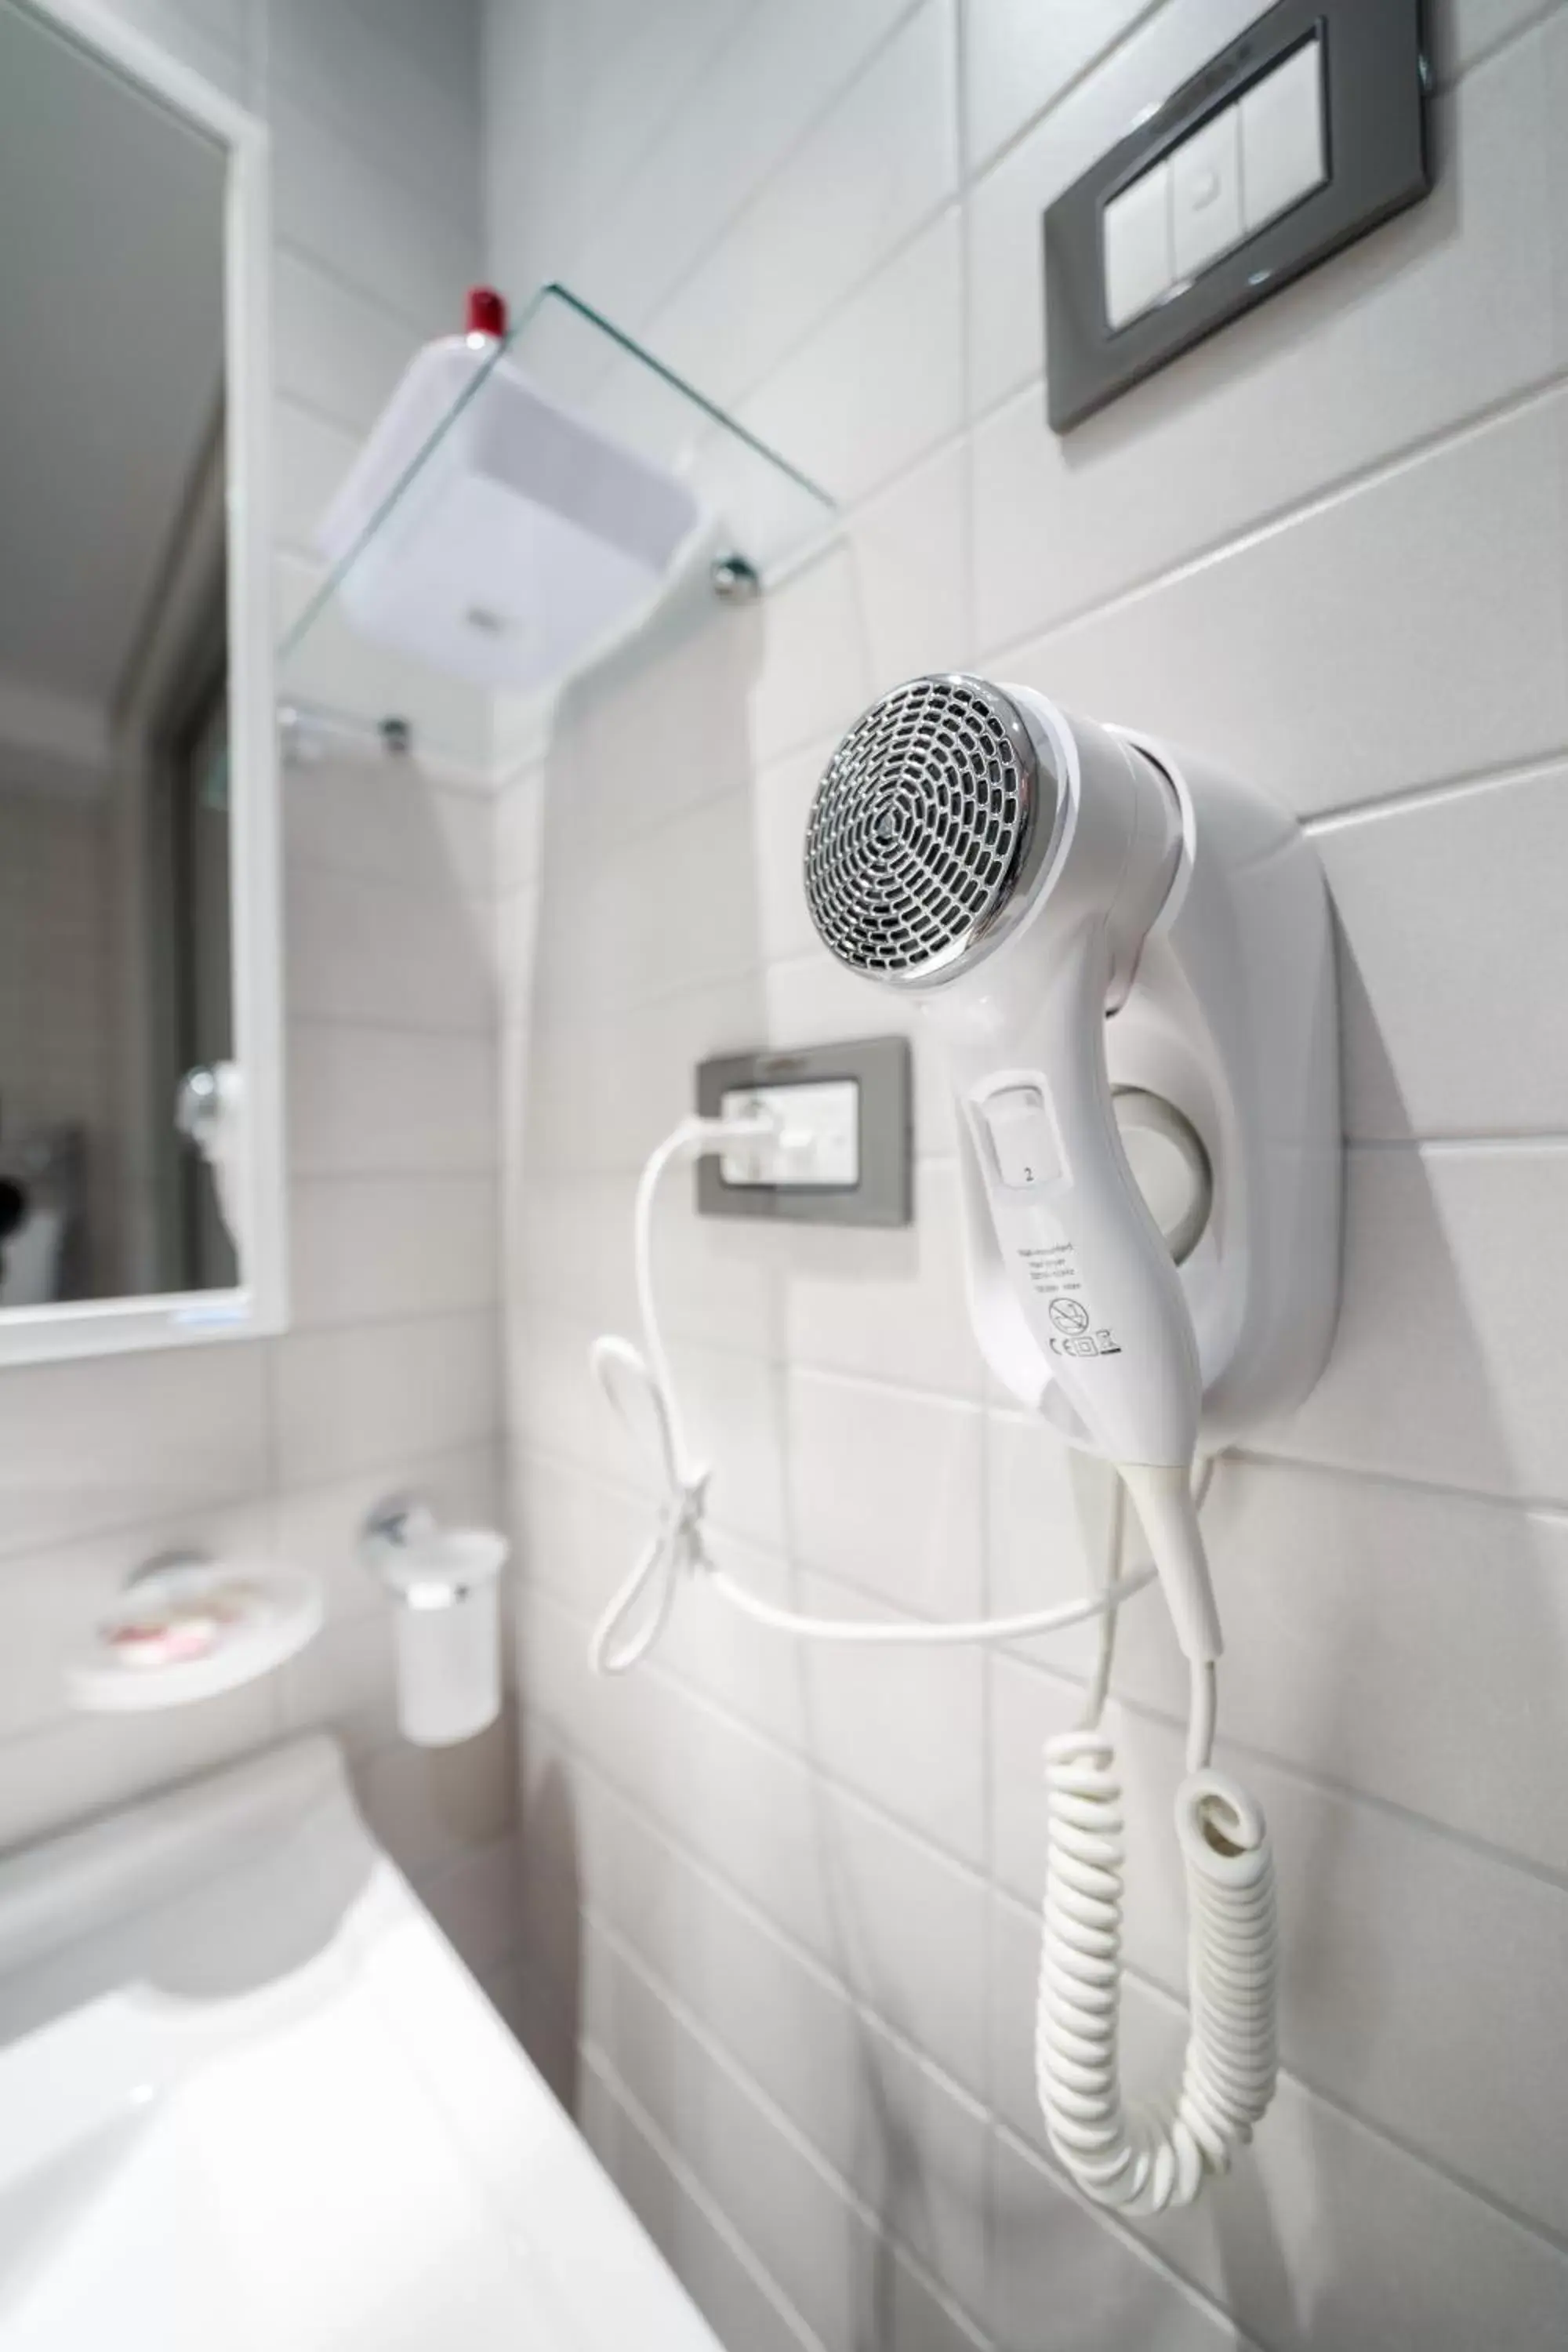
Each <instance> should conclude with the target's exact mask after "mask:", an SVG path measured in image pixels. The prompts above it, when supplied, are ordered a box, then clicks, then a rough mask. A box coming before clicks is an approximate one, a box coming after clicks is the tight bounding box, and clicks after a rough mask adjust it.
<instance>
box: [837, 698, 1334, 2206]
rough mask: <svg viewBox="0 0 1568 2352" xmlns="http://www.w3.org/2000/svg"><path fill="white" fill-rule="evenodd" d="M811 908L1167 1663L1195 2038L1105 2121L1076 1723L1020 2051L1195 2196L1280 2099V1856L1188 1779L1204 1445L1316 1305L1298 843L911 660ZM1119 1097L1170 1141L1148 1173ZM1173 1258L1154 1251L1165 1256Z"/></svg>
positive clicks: (1241, 801) (999, 1359) (1118, 745)
mask: <svg viewBox="0 0 1568 2352" xmlns="http://www.w3.org/2000/svg"><path fill="white" fill-rule="evenodd" d="M805 887H806V897H807V900H808V903H809V905H810V908H811V913H812V916H813V919H814V920H815V922H816V928H817V929H818V931H819V932H820V933H821V935H822V938H823V940H825V941H826V945H827V946H828V947H829V948H830V949H831V950H832V951H833V953H834V954H835V955H836V956H837V958H838V959H839V961H841V962H842V963H844V964H846V965H847V966H848V967H849V968H850V970H851V971H858V972H861V973H863V974H865V975H867V976H868V977H869V978H871V979H875V980H879V981H881V982H885V983H886V984H887V985H888V986H889V987H892V988H897V989H902V990H907V991H913V992H918V993H919V995H920V996H921V1001H922V1005H923V1008H924V1011H925V1013H926V1014H927V1017H928V1019H929V1020H930V1022H931V1025H932V1027H933V1028H934V1030H935V1031H936V1033H937V1035H938V1036H939V1038H940V1040H941V1045H942V1053H943V1055H944V1057H945V1061H946V1066H947V1070H948V1075H949V1077H950V1079H951V1082H952V1089H953V1094H954V1097H955V1101H956V1107H957V1112H958V1121H959V1149H960V1152H961V1155H962V1160H963V1198H964V1215H965V1224H966V1230H967V1238H968V1255H969V1287H970V1299H971V1304H972V1307H973V1318H974V1323H975V1328H976V1330H977V1333H978V1336H979V1339H980V1341H981V1345H982V1347H983V1349H984V1353H985V1356H986V1358H987V1360H988V1361H989V1363H990V1365H991V1367H992V1370H994V1372H995V1374H996V1376H997V1377H998V1379H1000V1380H1001V1381H1003V1382H1004V1383H1005V1385H1006V1387H1007V1388H1008V1389H1009V1390H1011V1391H1012V1392H1013V1393H1014V1394H1015V1395H1016V1396H1018V1397H1020V1398H1021V1399H1022V1400H1023V1401H1024V1402H1026V1404H1029V1405H1031V1406H1034V1407H1036V1408H1037V1409H1038V1410H1039V1411H1040V1412H1042V1413H1043V1414H1044V1415H1045V1417H1046V1418H1047V1420H1049V1421H1050V1422H1051V1423H1052V1424H1053V1425H1054V1426H1055V1427H1056V1428H1057V1429H1058V1430H1059V1431H1060V1432H1061V1433H1062V1434H1063V1435H1064V1436H1066V1437H1068V1439H1070V1440H1071V1441H1072V1443H1073V1444H1077V1445H1079V1446H1083V1447H1087V1448H1089V1449H1090V1450H1092V1451H1093V1452H1095V1453H1098V1454H1102V1455H1103V1456H1105V1458H1106V1459H1107V1460H1108V1461H1110V1462H1111V1463H1113V1464H1114V1465H1116V1467H1117V1469H1118V1471H1119V1472H1120V1473H1121V1478H1122V1480H1123V1482H1124V1484H1125V1486H1126V1487H1127V1490H1128V1492H1129V1493H1130V1494H1131V1496H1132V1498H1133V1501H1134V1504H1135V1506H1136V1508H1137V1512H1138V1516H1139V1517H1140V1519H1141V1520H1142V1526H1143V1530H1144V1533H1145V1535H1146V1537H1147V1538H1148V1541H1149V1548H1150V1551H1151V1553H1152V1558H1153V1561H1154V1565H1155V1567H1156V1569H1157V1570H1158V1571H1159V1575H1160V1580H1161V1582H1162V1584H1163V1589H1164V1591H1165V1595H1166V1598H1167V1601H1168V1602H1169V1605H1170V1610H1171V1614H1172V1618H1173V1622H1174V1626H1175V1631H1176V1635H1177V1639H1178V1641H1179V1642H1180V1643H1181V1646H1182V1648H1183V1650H1184V1653H1185V1654H1186V1656H1187V1659H1188V1661H1189V1667H1190V1672H1191V1676H1192V1711H1191V1718H1190V1724H1189V1733H1188V1749H1187V1759H1188V1778H1187V1780H1185V1782H1184V1786H1183V1788H1182V1790H1181V1792H1180V1795H1179V1797H1178V1800H1177V1809H1176V1811H1177V1828H1178V1833H1179V1837H1180V1841H1181V1844H1182V1848H1183V1854H1184V1862H1185V1864H1186V1871H1187V1883H1188V1897H1189V1906H1190V1909H1191V1914H1192V1938H1191V1944H1192V1967H1193V1985H1192V2011H1193V2015H1192V2033H1191V2039H1190V2041H1189V2043H1188V2049H1187V2059H1186V2065H1185V2069H1184V2075H1183V2081H1182V2085H1181V2089H1180V2093H1179V2095H1177V2097H1176V2099H1175V2102H1174V2105H1173V2112H1172V2113H1171V2114H1170V2115H1169V2116H1166V2115H1164V2114H1163V2113H1160V2112H1158V2111H1149V2112H1144V2113H1131V2114H1130V2113H1129V2112H1127V2111H1126V2110H1125V2109H1124V2107H1123V2105H1122V2102H1121V2085H1120V2076H1119V2068H1118V2059H1117V2034H1118V2012H1119V1973H1120V1955H1121V1795H1120V1788H1119V1784H1118V1782H1117V1780H1116V1773H1115V1759H1114V1756H1113V1753H1112V1750H1111V1747H1110V1740H1109V1738H1107V1737H1106V1735H1105V1734H1104V1732H1103V1731H1102V1730H1101V1728H1100V1713H1101V1710H1102V1707H1103V1703H1104V1697H1105V1690H1106V1685H1107V1682H1108V1679H1109V1673H1110V1642H1111V1631H1110V1629H1111V1625H1112V1622H1113V1621H1112V1620H1111V1619H1110V1618H1109V1617H1107V1618H1105V1619H1103V1620H1102V1621H1101V1622H1102V1637H1101V1654H1100V1664H1099V1669H1098V1671H1097V1674H1096V1675H1095V1678H1094V1682H1093V1685H1092V1686H1091V1692H1090V1697H1089V1707H1088V1710H1087V1713H1086V1718H1085V1723H1084V1726H1083V1727H1082V1728H1081V1729H1080V1730H1079V1731H1077V1732H1075V1733H1073V1734H1070V1735H1068V1737H1067V1738H1058V1739H1056V1740H1053V1741H1052V1742H1051V1743H1050V1744H1049V1747H1048V1748H1047V1788H1048V1799H1049V1840H1050V1851H1049V1866H1048V1888H1047V1905H1046V1921H1045V1937H1044V1952H1043V1960H1042V1969H1041V1989H1040V2014H1039V2032H1038V2042H1037V2052H1038V2077H1039V2092H1040V2097H1041V2101H1042V2104H1043V2105H1044V2108H1045V2113H1046V2119H1047V2127H1048V2130H1049V2133H1050V2137H1051V2140H1052V2143H1053V2145H1054V2146H1055V2147H1056V2149H1057V2151H1058V2155H1059V2156H1060V2157H1061V2158H1062V2160H1063V2162H1064V2163H1065V2164H1066V2166H1067V2167H1068V2170H1069V2171H1070V2172H1071V2174H1072V2175H1073V2177H1074V2179H1076V2180H1077V2181H1078V2182H1079V2186H1080V2187H1081V2188H1082V2189H1085V2190H1086V2191H1087V2193H1088V2194H1089V2195H1090V2196H1092V2197H1094V2198H1096V2199H1097V2200H1100V2201H1101V2202H1103V2203H1107V2204H1110V2205H1115V2206H1118V2207H1121V2208H1122V2209H1124V2210H1143V2211H1148V2210H1159V2209H1161V2208H1163V2207H1164V2206H1165V2205H1167V2204H1171V2203H1185V2202H1188V2201H1189V2200H1191V2199H1192V2198H1193V2197H1194V2196H1195V2195H1196V2194H1197V2191H1198V2189H1199V2188H1200V2187H1201V2185H1202V2182H1203V2179H1204V2178H1205V2173H1207V2172H1211V2171H1221V2170H1223V2169H1224V2168H1226V2164H1227V2163H1228V2161H1229V2158H1230V2155H1231V2152H1232V2150H1233V2148H1234V2147H1236V2146H1237V2145H1238V2144H1239V2143H1241V2142H1243V2141H1245V2140H1246V2139H1247V2137H1249V2136H1250V2133H1251V2128H1252V2126H1253V2125H1254V2124H1255V2123H1256V2122H1257V2121H1258V2117H1259V2116H1261V2115H1262V2113H1263V2111H1264V2109H1265V2108H1266V2106H1267V2105H1268V2100H1269V2098H1270V2097H1271V2095H1272V2093H1273V2086H1274V2078H1275V2069H1276V2052H1275V2028H1274V1980H1275V1979H1274V1969H1275V1962H1274V1941H1275V1920H1274V1891H1273V1866H1272V1859H1271V1855H1270V1851H1269V1846H1268V1833H1267V1830H1266V1827H1265V1824H1264V1822H1263V1819H1262V1816H1261V1814H1260V1812H1259V1811H1258V1808H1257V1807H1256V1805H1254V1804H1253V1803H1252V1801H1250V1800H1249V1799H1248V1798H1247V1795H1246V1793H1245V1791H1244V1790H1241V1789H1240V1788H1238V1787H1237V1784H1236V1783H1235V1782H1234V1781H1232V1780H1228V1779H1227V1778H1226V1776H1224V1775H1221V1774H1218V1773H1215V1772H1213V1771H1211V1770H1210V1769H1208V1759H1209V1753H1210V1749H1211V1747H1212V1744H1213V1737H1214V1710H1215V1686H1214V1662H1215V1659H1216V1658H1217V1657H1218V1655H1219V1651H1220V1628H1219V1616H1218V1612H1217V1609H1216V1607H1215V1596H1214V1591H1213V1586H1212V1583H1211V1580H1210V1577H1209V1571H1208V1566H1207V1562H1206V1559H1205V1552H1204V1546H1203V1539H1202V1536H1201V1533H1200V1531H1199V1527H1198V1517H1197V1508H1196V1505H1195V1503H1194V1495H1193V1487H1192V1483H1191V1482H1192V1478H1193V1472H1194V1460H1195V1458H1196V1457H1197V1456H1198V1455H1199V1454H1213V1453H1214V1452H1215V1451H1217V1450H1218V1448H1220V1447H1221V1446H1223V1445H1225V1444H1228V1443H1229V1442H1230V1441H1231V1440H1232V1439H1234V1438H1235V1437H1237V1435H1238V1434H1240V1433H1241V1432H1242V1431H1243V1430H1245V1429H1247V1428H1248V1427H1250V1426H1252V1425H1254V1424H1255V1423H1260V1422H1263V1421H1266V1420H1268V1419H1269V1418H1270V1417H1272V1416H1273V1415H1276V1414H1278V1413H1279V1412H1282V1411H1284V1410H1285V1409H1287V1408H1288V1407H1289V1406H1290V1405H1292V1404H1294V1403H1295V1402H1297V1401H1298V1400H1299V1399H1300V1397H1301V1396H1302V1395H1303V1394H1304V1393H1305V1392H1306V1391H1307V1390H1308V1389H1309V1388H1310V1386H1311V1384H1312V1381H1314V1379H1315V1378H1316V1377H1317V1374H1318V1372H1319V1370H1320V1369H1321V1364H1322V1361H1323V1359H1324V1357H1325V1355H1326V1353H1327V1350H1328V1346H1329V1340H1330V1338H1331V1332H1332V1328H1333V1320H1334V1313H1335V1307H1336V1300H1337V1288H1338V1261H1339V1213H1340V1208H1339V1204H1340V1126H1339V1083H1338V1054H1337V1044H1336V1023H1335V1001H1334V983H1333V957H1332V944H1331V932H1330V925H1329V915H1328V905H1327V898H1326V894H1325V891H1324V887H1323V884H1322V878H1321V873H1320V871H1319V868H1318V866H1317V862H1316V859H1315V857H1314V856H1313V855H1312V852H1311V850H1310V847H1309V846H1308V845H1307V843H1306V842H1305V840H1304V839H1303V837H1302V836H1301V835H1300V832H1299V830H1298V828H1297V827H1296V825H1295V824H1293V823H1292V821H1291V820H1290V818H1289V815H1288V814H1286V813H1285V812H1284V811H1283V810H1281V809H1279V808H1278V807H1277V806H1276V805H1275V804H1274V803H1272V802H1271V801H1269V800H1268V798H1267V796H1266V795H1264V794H1262V793H1258V792H1256V791H1254V790H1252V789H1250V788H1248V787H1246V786H1243V785H1241V784H1238V783H1236V782H1231V781H1229V780H1227V779H1226V778H1224V777H1222V776H1220V775H1218V774H1216V773H1215V772H1213V771H1212V770H1211V769H1210V768H1209V767H1208V766H1207V765H1206V764H1205V762H1203V761H1194V760H1191V759H1188V758H1187V757H1185V756H1184V755H1183V754H1180V753H1177V752H1174V751H1170V750H1168V749H1167V748H1166V747H1165V746H1164V745H1163V744H1158V743H1155V742H1152V741H1150V740H1145V739H1142V738H1137V737H1133V736H1131V735H1126V734H1121V733H1117V732H1114V731H1112V730H1108V729H1106V728H1103V727H1100V726H1098V725H1096V724H1094V723H1093V722H1092V721H1089V720H1085V719H1074V718H1069V717H1068V715H1067V714H1066V713H1065V712H1063V711H1061V710H1058V709H1057V708H1056V706H1055V705H1054V704H1052V703H1050V702H1047V700H1046V699H1045V698H1044V697H1043V696H1040V695H1037V694H1035V693H1033V692H1032V691H1030V690H1029V689H1027V688H1002V687H997V686H994V685H992V684H990V683H988V682H987V681H986V680H984V679H982V678H976V677H924V678H916V679H914V680H912V681H911V682H910V684H908V685H905V686H900V687H899V688H895V690H894V691H893V692H892V693H890V694H888V695H886V696H884V697H883V698H882V699H881V700H880V701H879V702H878V703H876V704H874V705H873V707H872V708H871V709H869V710H868V711H867V712H866V714H865V716H864V717H863V718H862V719H859V720H858V722H857V724H856V725H855V726H854V727H853V728H851V730H850V731H849V733H848V734H847V736H846V737H845V739H844V740H843V742H842V743H841V744H840V745H839V747H838V749H837V751H836V752H835V754H834V756H833V758H832V760H831V761H830V762H829V764H828V767H827V771H826V774H825V775H824V777H823V779H822V782H821V784H820V785H819V787H818V790H817V794H816V802H815V803H814V805H813V808H812V812H811V817H810V822H809V825H808V830H807V836H806V845H805ZM1119 1097H1120V1098H1121V1101H1122V1102H1123V1103H1124V1104H1126V1105H1135V1106H1138V1107H1139V1108H1138V1109H1137V1110H1136V1111H1134V1114H1133V1118H1132V1121H1131V1125H1132V1127H1133V1128H1137V1127H1138V1126H1139V1124H1140V1123H1141V1121H1142V1120H1143V1119H1145V1118H1146V1107H1147V1106H1148V1105H1149V1104H1150V1103H1151V1102H1152V1103H1153V1105H1154V1106H1155V1107H1156V1108H1157V1110H1158V1111H1159V1112H1160V1114H1161V1116H1162V1117H1163V1118H1164V1120H1165V1121H1167V1122H1168V1131H1169V1133H1170V1134H1171V1135H1172V1136H1173V1137H1175V1138H1177V1139H1181V1140H1182V1141H1183V1142H1184V1144H1185V1146H1186V1150H1185V1155H1184V1165H1185V1169H1186V1171H1187V1178H1188V1181H1187V1185H1186V1187H1185V1189H1186V1191H1187V1192H1189V1194H1190V1195H1191V1197H1189V1198H1187V1199H1185V1200H1183V1199H1181V1198H1180V1194H1181V1192H1182V1191H1183V1189H1184V1188H1183V1186H1182V1184H1181V1181H1180V1175H1179V1171H1178V1181H1177V1185H1176V1192H1177V1195H1178V1197H1177V1200H1176V1202H1175V1205H1174V1210H1172V1206H1171V1203H1170V1202H1168V1201H1166V1202H1158V1205H1160V1206H1161V1207H1163V1209H1164V1210H1165V1211H1166V1214H1165V1215H1164V1217H1163V1219H1162V1220H1160V1221H1157V1220H1156V1216H1155V1214H1154V1213H1153V1211H1152V1207H1151V1204H1150V1202H1148V1201H1147V1200H1146V1199H1145V1197H1144V1194H1143V1192H1142V1190H1141V1188H1140V1184H1139V1181H1138V1179H1137V1175H1136V1173H1135V1171H1134V1166H1133V1164H1132V1161H1131V1160H1130V1157H1129V1152H1128V1149H1127V1144H1126V1142H1125V1141H1124V1139H1123V1133H1122V1124H1121V1120H1120V1119H1119V1117H1118V1111H1117V1104H1118V1099H1119ZM1173 1239H1174V1240H1176V1241H1177V1255H1179V1256H1180V1259H1181V1263H1180V1264H1179V1265H1178V1264H1177V1262H1176V1255H1173V1250H1172V1247H1171V1246H1170V1245H1169V1244H1170V1241H1171V1240H1173Z"/></svg>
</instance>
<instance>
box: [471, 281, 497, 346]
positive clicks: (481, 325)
mask: <svg viewBox="0 0 1568 2352" xmlns="http://www.w3.org/2000/svg"><path fill="white" fill-rule="evenodd" d="M467 331H468V333H469V334H470V335H504V334H505V332H506V297H505V296H504V295H503V294H498V293H497V292H496V289H495V288H494V287H493V286H470V287H469V289H468V329H467Z"/></svg>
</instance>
